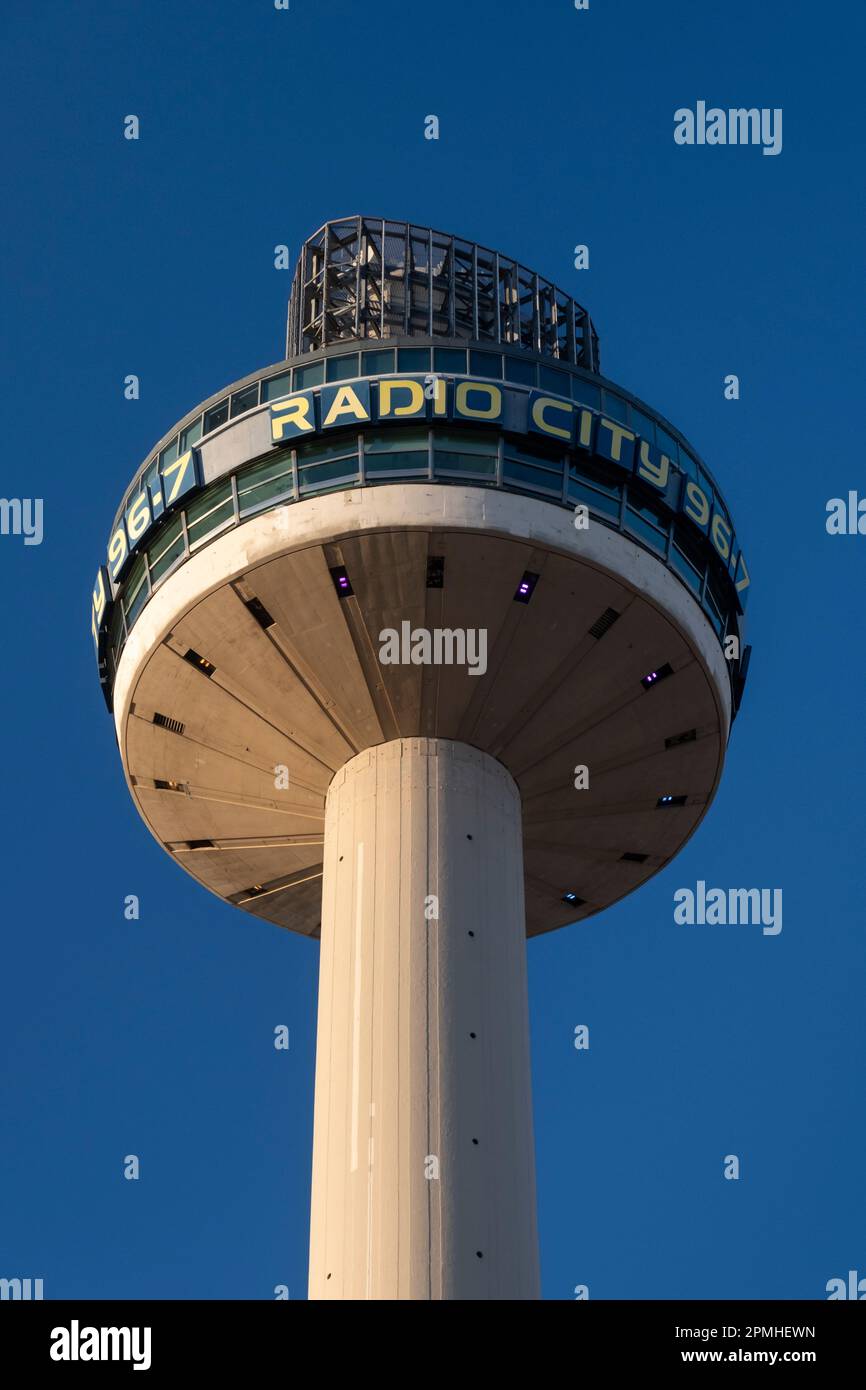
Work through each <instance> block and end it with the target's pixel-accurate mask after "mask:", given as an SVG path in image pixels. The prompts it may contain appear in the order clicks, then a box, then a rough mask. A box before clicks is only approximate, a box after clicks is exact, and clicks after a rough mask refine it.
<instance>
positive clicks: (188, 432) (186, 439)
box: [179, 416, 201, 454]
mask: <svg viewBox="0 0 866 1390" xmlns="http://www.w3.org/2000/svg"><path fill="white" fill-rule="evenodd" d="M200 439H201V416H199V417H198V419H197V420H193V422H192V424H191V425H187V427H186V429H185V430H184V431H183V432H182V434H181V436H180V450H179V452H180V453H181V454H185V453H186V451H187V449H191V448H192V446H193V445H194V444H197V443H198V441H199V440H200Z"/></svg>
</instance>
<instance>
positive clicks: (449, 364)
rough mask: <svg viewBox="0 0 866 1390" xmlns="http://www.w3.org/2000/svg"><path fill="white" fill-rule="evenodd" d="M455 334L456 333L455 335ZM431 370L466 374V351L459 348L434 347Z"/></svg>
mask: <svg viewBox="0 0 866 1390" xmlns="http://www.w3.org/2000/svg"><path fill="white" fill-rule="evenodd" d="M455 336H456V335H455ZM433 370H434V371H436V372H459V373H461V375H465V374H466V353H465V352H464V351H463V350H462V349H461V348H434V350H433Z"/></svg>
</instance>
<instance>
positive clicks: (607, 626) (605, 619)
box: [589, 608, 619, 641]
mask: <svg viewBox="0 0 866 1390" xmlns="http://www.w3.org/2000/svg"><path fill="white" fill-rule="evenodd" d="M618 617H619V613H617V611H616V609H615V608H605V610H604V612H603V613H602V615H601V617H600V618H596V620H595V622H594V623H593V625H592V627H591V628H590V629H589V635H590V637H594V638H595V639H596V641H598V639H599V638H600V637H603V636H604V634H605V633H606V632H610V630H611V628H612V627H613V625H614V623H615V622H616V620H617V618H618Z"/></svg>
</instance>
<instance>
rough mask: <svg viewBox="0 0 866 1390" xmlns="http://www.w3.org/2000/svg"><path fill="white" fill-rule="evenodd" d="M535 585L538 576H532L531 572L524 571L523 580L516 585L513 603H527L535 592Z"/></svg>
mask: <svg viewBox="0 0 866 1390" xmlns="http://www.w3.org/2000/svg"><path fill="white" fill-rule="evenodd" d="M537 583H538V575H537V574H533V572H532V570H524V573H523V578H522V579H521V581H520V583H519V584H518V586H517V592H516V594H515V595H514V602H515V603H528V602H529V600H530V599H531V598H532V595H533V594H534V592H535V586H536V584H537Z"/></svg>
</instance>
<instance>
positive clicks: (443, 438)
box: [433, 430, 498, 458]
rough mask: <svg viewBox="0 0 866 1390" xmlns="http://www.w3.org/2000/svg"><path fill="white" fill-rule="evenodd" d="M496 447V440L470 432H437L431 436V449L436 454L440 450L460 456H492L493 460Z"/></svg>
mask: <svg viewBox="0 0 866 1390" xmlns="http://www.w3.org/2000/svg"><path fill="white" fill-rule="evenodd" d="M497 446H498V440H497V439H496V438H491V437H490V435H485V434H473V433H472V432H471V431H470V430H449V431H448V432H447V433H446V432H442V433H441V434H440V433H438V432H437V433H434V435H433V447H434V449H435V450H436V452H437V453H438V452H439V450H440V449H444V450H446V451H447V450H449V449H450V450H456V451H457V452H458V453H461V454H492V455H493V456H494V458H495V456H496V451H497Z"/></svg>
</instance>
